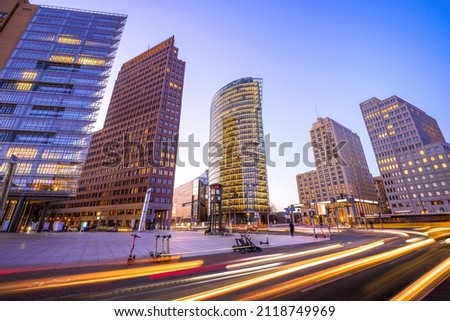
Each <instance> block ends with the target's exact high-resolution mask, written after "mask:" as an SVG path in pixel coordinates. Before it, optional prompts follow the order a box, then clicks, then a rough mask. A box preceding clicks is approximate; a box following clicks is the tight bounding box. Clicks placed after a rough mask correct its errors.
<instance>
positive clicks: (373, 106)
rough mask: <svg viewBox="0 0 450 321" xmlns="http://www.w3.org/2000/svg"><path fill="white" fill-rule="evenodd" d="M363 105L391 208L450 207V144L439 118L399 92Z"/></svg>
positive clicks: (444, 209)
mask: <svg viewBox="0 0 450 321" xmlns="http://www.w3.org/2000/svg"><path fill="white" fill-rule="evenodd" d="M360 107H361V112H362V115H363V117H364V122H365V124H366V128H367V131H368V133H369V137H370V140H371V143H372V147H373V150H374V152H375V157H376V160H377V163H378V168H379V170H380V174H381V176H382V179H383V182H384V186H385V190H386V194H387V197H388V200H389V204H390V208H391V210H392V212H393V213H437V212H450V144H449V143H447V142H446V141H445V138H444V136H443V135H442V132H441V130H440V128H439V126H438V124H437V122H436V120H435V119H434V118H432V117H430V116H428V115H427V114H426V113H425V112H424V111H422V110H420V109H419V108H417V107H415V106H413V105H412V104H410V103H408V102H406V101H405V100H403V99H401V98H399V97H397V96H392V97H389V98H386V99H384V100H381V99H378V98H375V97H374V98H371V99H369V100H367V101H365V102H363V103H361V104H360Z"/></svg>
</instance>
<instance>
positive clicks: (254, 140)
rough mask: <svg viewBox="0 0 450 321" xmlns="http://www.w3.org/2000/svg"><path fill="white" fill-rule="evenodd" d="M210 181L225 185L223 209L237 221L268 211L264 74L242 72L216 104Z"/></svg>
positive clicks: (247, 220) (250, 219)
mask: <svg viewBox="0 0 450 321" xmlns="http://www.w3.org/2000/svg"><path fill="white" fill-rule="evenodd" d="M210 126H211V127H210V144H211V145H210V151H209V161H210V164H209V165H210V168H209V174H210V176H209V178H210V181H209V183H210V184H216V183H219V184H221V185H222V186H223V194H222V199H223V200H222V213H223V214H224V215H229V218H230V219H231V220H232V221H233V222H234V223H235V224H240V223H245V224H247V223H259V222H260V220H261V217H262V214H267V213H268V212H269V193H268V186H267V169H266V155H265V147H264V130H263V122H262V80H261V79H258V78H242V79H238V80H236V81H233V82H231V83H230V84H228V85H226V86H225V87H223V88H222V89H220V90H219V91H218V92H217V93H216V95H215V96H214V98H213V101H212V104H211V124H210Z"/></svg>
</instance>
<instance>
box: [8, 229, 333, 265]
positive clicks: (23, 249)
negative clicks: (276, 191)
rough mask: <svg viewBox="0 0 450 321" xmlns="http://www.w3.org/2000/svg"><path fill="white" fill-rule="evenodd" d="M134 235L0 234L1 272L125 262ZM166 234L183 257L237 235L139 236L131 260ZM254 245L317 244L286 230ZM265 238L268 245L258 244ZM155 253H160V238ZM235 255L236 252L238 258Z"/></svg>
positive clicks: (224, 246) (231, 241) (220, 249)
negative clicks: (158, 237) (157, 237)
mask: <svg viewBox="0 0 450 321" xmlns="http://www.w3.org/2000/svg"><path fill="white" fill-rule="evenodd" d="M133 233H134V232H59V233H58V232H55V233H53V232H42V233H34V232H31V233H0V274H1V271H2V270H3V271H7V270H9V269H14V270H16V269H19V270H24V271H27V270H28V271H30V270H35V269H41V268H42V269H48V268H56V269H57V268H66V267H85V266H96V265H97V266H99V265H105V264H114V263H117V264H124V263H125V262H126V260H127V257H128V255H129V253H130V248H131V244H132V240H133V238H132V237H131V234H133ZM165 234H170V235H171V238H170V252H171V254H172V255H181V256H182V257H189V256H199V255H200V256H201V255H209V254H215V253H226V252H232V246H233V245H235V244H236V242H235V238H239V237H240V235H239V234H238V233H235V234H232V235H228V236H221V235H205V234H204V233H203V231H177V230H170V231H168V230H165V231H153V232H147V231H146V232H140V233H138V235H139V236H140V238H137V239H136V246H135V249H134V254H136V260H137V261H138V260H146V261H148V260H149V252H150V251H154V250H155V240H156V237H155V235H165ZM250 236H251V240H252V241H253V243H254V244H256V245H258V246H261V247H262V248H263V249H264V248H268V247H277V246H283V245H292V244H304V243H311V242H320V241H323V240H326V239H325V238H322V237H319V238H315V237H313V236H305V235H300V234H298V233H296V235H295V236H291V235H290V234H289V231H288V229H286V231H285V232H284V230H283V232H282V233H281V234H270V233H269V234H266V233H265V232H261V231H260V232H258V233H252V234H250ZM267 238H268V240H269V245H266V244H263V245H260V242H261V241H262V242H266V241H267ZM157 251H161V238H160V239H159V243H158V248H157ZM239 255H240V254H239Z"/></svg>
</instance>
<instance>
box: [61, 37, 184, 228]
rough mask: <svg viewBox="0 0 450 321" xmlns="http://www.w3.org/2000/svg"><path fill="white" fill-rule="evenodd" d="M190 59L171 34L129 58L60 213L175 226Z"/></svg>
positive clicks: (95, 220)
mask: <svg viewBox="0 0 450 321" xmlns="http://www.w3.org/2000/svg"><path fill="white" fill-rule="evenodd" d="M184 70H185V62H184V61H182V60H180V59H179V58H178V49H177V48H176V47H175V39H174V37H171V38H169V39H167V40H165V41H163V42H161V43H159V44H158V45H156V46H154V47H153V48H150V49H148V50H147V51H145V52H143V53H142V54H140V55H138V56H136V57H134V58H133V59H131V60H129V61H128V62H126V63H124V64H123V65H122V68H121V70H120V72H119V75H118V78H117V81H116V83H115V86H114V90H113V93H112V97H111V102H110V105H109V108H108V112H107V115H106V120H105V124H104V127H103V129H102V130H100V131H98V132H96V133H95V134H94V136H93V138H92V143H91V146H90V148H89V153H88V157H87V161H86V164H85V166H84V169H83V172H82V174H81V178H80V184H79V187H78V190H77V196H76V197H75V198H74V199H72V200H71V201H69V202H65V203H59V204H58V205H57V206H56V207H55V209H54V212H55V213H56V214H55V215H58V216H60V217H63V218H67V219H69V220H70V221H71V222H73V224H76V225H80V224H85V223H87V224H88V225H89V226H92V225H98V226H118V227H128V228H129V227H131V228H136V227H137V226H139V225H138V224H139V223H140V219H141V216H142V215H141V214H142V210H143V205H144V201H145V196H146V193H147V191H148V190H149V189H151V194H150V199H149V200H148V201H149V203H148V212H147V213H145V214H144V215H143V217H144V219H145V221H146V222H145V224H144V223H143V225H142V226H145V228H152V227H154V226H157V227H160V228H165V229H166V228H169V226H170V223H171V211H172V198H173V188H174V177H175V162H176V156H177V143H178V142H177V137H178V131H179V124H180V114H181V100H182V93H183V82H184Z"/></svg>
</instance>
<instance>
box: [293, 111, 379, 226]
mask: <svg viewBox="0 0 450 321" xmlns="http://www.w3.org/2000/svg"><path fill="white" fill-rule="evenodd" d="M310 137H311V143H312V146H313V155H314V160H315V163H316V169H315V170H312V171H309V172H306V173H302V174H299V175H297V189H298V195H299V201H300V204H301V206H302V208H304V210H305V211H309V210H314V211H315V212H316V213H319V214H326V213H327V211H328V210H330V209H331V210H332V211H333V212H335V215H333V216H332V217H331V218H332V219H333V220H339V222H348V223H358V222H359V221H360V218H361V216H365V215H367V214H369V215H370V214H374V213H379V208H378V202H377V200H378V197H377V193H376V190H375V185H374V181H373V178H372V175H371V174H370V171H369V167H368V165H367V161H366V157H365V154H364V150H363V147H362V144H361V140H360V138H359V136H358V135H357V134H355V133H353V132H352V131H351V130H350V129H348V128H347V127H345V126H343V125H341V124H339V123H338V122H336V121H335V120H333V119H331V118H328V117H326V118H318V119H317V121H316V122H315V123H314V124H313V125H312V128H311V130H310Z"/></svg>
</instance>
